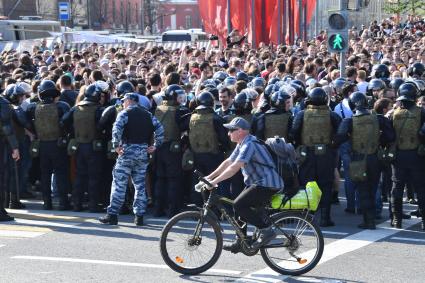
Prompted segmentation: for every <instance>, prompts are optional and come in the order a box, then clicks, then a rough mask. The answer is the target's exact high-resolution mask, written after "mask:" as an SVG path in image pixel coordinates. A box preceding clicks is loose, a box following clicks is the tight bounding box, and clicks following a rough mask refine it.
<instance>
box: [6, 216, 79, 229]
mask: <svg viewBox="0 0 425 283" xmlns="http://www.w3.org/2000/svg"><path fill="white" fill-rule="evenodd" d="M15 223H16V224H25V225H30V226H31V225H33V226H48V227H59V228H71V227H75V226H77V225H78V224H80V223H77V222H75V224H70V222H60V221H42V220H29V219H19V218H17V219H15V221H14V222H13V223H11V224H12V225H15Z"/></svg>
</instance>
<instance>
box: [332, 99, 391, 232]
mask: <svg viewBox="0 0 425 283" xmlns="http://www.w3.org/2000/svg"><path fill="white" fill-rule="evenodd" d="M350 102H351V103H352V104H354V105H356V112H355V113H354V114H353V116H352V117H351V118H347V119H344V120H343V121H342V123H341V124H340V126H339V129H338V133H337V136H336V138H335V142H336V144H337V145H340V144H342V143H343V142H346V141H348V140H350V141H351V144H352V147H351V148H352V152H351V156H352V159H351V162H356V161H363V160H365V162H366V172H365V173H366V176H365V180H363V181H356V180H353V184H354V186H355V189H356V190H357V191H358V192H359V196H360V207H361V209H362V213H363V223H361V224H360V225H359V226H358V227H359V228H362V229H375V211H376V207H375V203H376V202H375V197H376V190H377V187H378V183H379V177H380V164H379V161H378V156H377V151H378V147H379V146H380V145H381V146H383V147H386V146H388V145H389V144H390V143H392V142H393V141H394V139H395V132H394V129H393V127H392V124H391V122H390V121H389V120H388V119H387V118H386V117H384V116H382V115H379V116H378V115H376V114H373V113H371V112H370V111H369V110H367V98H366V95H364V94H363V93H360V92H355V93H353V94H351V96H350Z"/></svg>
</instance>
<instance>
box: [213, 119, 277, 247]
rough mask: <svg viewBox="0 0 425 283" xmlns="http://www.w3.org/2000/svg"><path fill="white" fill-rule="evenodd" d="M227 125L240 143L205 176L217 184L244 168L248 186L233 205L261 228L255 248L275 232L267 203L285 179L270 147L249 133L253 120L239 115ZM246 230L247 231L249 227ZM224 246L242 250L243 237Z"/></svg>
mask: <svg viewBox="0 0 425 283" xmlns="http://www.w3.org/2000/svg"><path fill="white" fill-rule="evenodd" d="M224 127H226V128H227V129H229V133H228V134H229V136H230V139H231V141H232V142H235V143H237V146H236V148H235V150H234V151H233V153H232V154H231V155H230V157H229V158H227V159H226V160H225V161H223V163H221V165H220V166H218V168H217V169H216V170H215V171H214V172H212V173H211V174H210V175H208V176H207V177H206V178H207V179H208V180H209V181H210V183H211V184H212V185H213V186H214V187H215V186H216V185H217V184H218V183H220V182H222V181H224V180H227V179H229V178H230V177H232V176H233V175H235V174H236V173H237V172H238V171H239V170H242V174H243V176H244V183H245V185H246V187H245V189H244V190H243V191H242V193H241V194H240V195H239V196H238V197H237V198H236V199H235V200H234V205H233V206H234V209H235V214H236V215H239V216H240V217H241V218H242V219H243V220H244V221H246V222H248V223H249V224H252V225H254V226H256V227H257V228H258V229H259V234H258V238H257V240H256V241H255V242H254V243H253V244H252V248H254V249H257V248H260V247H261V246H264V245H266V244H267V243H268V242H270V241H271V240H272V239H273V238H274V237H275V236H276V234H275V232H274V231H273V229H272V227H271V223H269V220H268V217H267V215H265V214H266V210H265V209H264V204H265V203H267V202H268V201H269V200H270V198H271V196H272V195H274V194H275V193H276V192H277V191H279V190H281V189H282V188H283V180H282V178H281V177H280V176H279V174H278V173H277V171H276V166H275V164H274V161H273V158H272V156H271V155H270V153H269V152H268V150H267V148H266V147H265V146H264V145H262V144H261V143H260V142H259V141H258V140H257V138H256V137H255V136H253V135H250V133H249V130H250V124H249V123H248V122H247V121H246V120H245V119H243V118H240V117H236V118H234V119H233V120H232V121H231V122H230V123H228V124H224ZM244 232H245V233H246V229H245V230H244ZM223 249H224V250H227V251H231V252H232V253H238V252H239V251H240V250H241V242H240V239H237V240H235V241H234V242H233V243H232V244H230V245H224V247H223Z"/></svg>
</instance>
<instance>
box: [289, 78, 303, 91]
mask: <svg viewBox="0 0 425 283" xmlns="http://www.w3.org/2000/svg"><path fill="white" fill-rule="evenodd" d="M291 84H297V85H299V86H301V87H302V88H303V89H304V91H305V89H306V87H305V83H303V81H300V80H292V81H291Z"/></svg>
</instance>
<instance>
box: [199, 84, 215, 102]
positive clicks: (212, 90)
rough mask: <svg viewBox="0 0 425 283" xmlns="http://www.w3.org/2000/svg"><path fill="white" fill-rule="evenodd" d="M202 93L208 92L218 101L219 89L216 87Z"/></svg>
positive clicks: (210, 87)
mask: <svg viewBox="0 0 425 283" xmlns="http://www.w3.org/2000/svg"><path fill="white" fill-rule="evenodd" d="M202 91H208V92H210V93H211V94H212V95H213V97H214V99H215V100H218V88H216V87H215V86H209V87H206V88H205V89H203V90H202Z"/></svg>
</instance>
